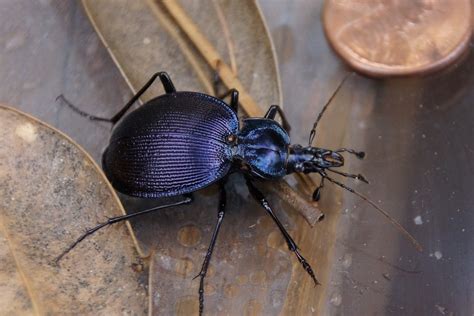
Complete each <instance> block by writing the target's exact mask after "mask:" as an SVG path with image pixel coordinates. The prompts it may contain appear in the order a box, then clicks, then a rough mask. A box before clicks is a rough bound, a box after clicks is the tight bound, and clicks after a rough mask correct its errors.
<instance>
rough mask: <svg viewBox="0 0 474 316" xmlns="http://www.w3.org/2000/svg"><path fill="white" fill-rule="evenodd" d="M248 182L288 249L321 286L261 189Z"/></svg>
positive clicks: (250, 190) (252, 193)
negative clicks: (283, 238)
mask: <svg viewBox="0 0 474 316" xmlns="http://www.w3.org/2000/svg"><path fill="white" fill-rule="evenodd" d="M246 182H247V187H248V188H249V192H250V194H251V195H252V196H253V198H254V199H255V200H256V201H257V202H258V203H260V205H261V206H262V207H263V208H264V209H265V210H266V211H267V213H268V214H269V215H270V216H271V217H272V219H273V220H274V221H275V223H276V224H277V226H278V228H279V229H280V231H281V233H282V234H283V237H285V240H286V243H287V244H288V248H289V249H290V251H292V252H294V253H295V255H296V258H298V261H299V262H300V263H301V265H302V266H303V268H304V269H305V270H306V272H308V274H309V275H310V277H311V279H313V281H314V284H315V285H318V284H320V283H319V282H318V280H317V279H316V276H315V275H314V272H313V269H312V268H311V266H310V264H309V263H308V262H307V261H306V259H305V258H304V257H303V256H302V255H301V253H300V252H299V249H298V246H297V245H296V243H295V241H294V240H293V238H291V236H290V234H289V233H288V232H287V231H286V229H285V227H284V226H283V224H282V223H281V222H280V220H279V219H278V217H277V216H276V214H275V213H274V212H273V210H272V208H271V207H270V204H268V201H267V199H266V198H265V197H264V196H263V194H262V192H260V190H259V189H257V188H256V187H255V186H254V184H253V183H252V180H251V179H250V178H248V177H246Z"/></svg>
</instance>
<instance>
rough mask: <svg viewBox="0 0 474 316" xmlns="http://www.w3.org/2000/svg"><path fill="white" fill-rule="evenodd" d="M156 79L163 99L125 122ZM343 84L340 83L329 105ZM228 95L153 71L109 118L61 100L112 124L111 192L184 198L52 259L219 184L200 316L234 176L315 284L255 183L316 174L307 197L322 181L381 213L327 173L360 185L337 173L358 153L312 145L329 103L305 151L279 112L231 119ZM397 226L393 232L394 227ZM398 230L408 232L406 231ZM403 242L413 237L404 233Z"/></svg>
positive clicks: (108, 153)
mask: <svg viewBox="0 0 474 316" xmlns="http://www.w3.org/2000/svg"><path fill="white" fill-rule="evenodd" d="M157 78H159V79H160V80H161V82H162V84H163V87H164V90H165V92H166V93H165V94H164V95H162V96H158V97H156V98H154V99H152V100H150V101H148V102H146V103H145V104H144V105H142V106H141V107H139V108H138V109H136V110H134V111H132V112H131V113H130V114H128V115H127V116H125V117H124V115H125V114H126V112H127V111H128V110H129V108H130V107H131V106H132V105H133V103H134V102H135V101H137V100H138V99H139V97H140V96H141V95H142V94H143V93H144V92H145V91H146V90H147V89H148V88H149V87H150V86H151V84H152V83H153V82H154V81H155V80H156V79H157ZM341 85H342V82H341V84H340V85H339V87H338V88H337V89H336V91H335V92H334V94H333V96H332V97H331V99H332V98H333V97H334V95H335V94H336V93H337V91H338V90H339V88H340V87H341ZM229 95H230V99H231V101H230V104H227V103H226V102H224V101H223V100H222V98H216V97H213V96H210V95H206V94H203V93H197V92H179V91H176V89H175V87H174V84H173V82H172V81H171V79H170V78H169V76H168V74H166V73H165V72H159V73H156V74H155V75H153V76H152V77H151V79H150V80H149V81H148V82H147V83H146V84H145V85H144V86H143V88H142V89H140V91H138V93H137V94H136V95H135V96H134V97H133V98H132V99H131V100H130V101H129V102H128V103H127V104H126V105H125V106H124V107H123V109H121V110H120V111H119V113H117V114H116V115H115V116H113V117H112V118H110V119H108V118H101V117H96V116H93V115H90V114H88V113H85V112H83V111H81V110H80V109H78V108H76V107H75V106H74V105H72V104H71V103H69V102H68V101H67V100H66V99H64V97H62V96H61V98H62V99H63V101H64V102H65V103H66V104H68V106H69V107H71V108H72V109H73V110H74V111H75V112H77V113H79V114H81V115H83V116H86V117H88V118H89V119H91V120H99V121H107V122H111V123H113V124H114V125H115V124H116V123H118V124H117V125H116V126H115V128H114V131H113V133H112V136H111V139H110V142H109V146H108V147H107V149H106V150H105V152H104V154H103V157H102V165H103V169H104V171H105V174H106V175H107V178H108V179H109V181H110V182H111V183H112V185H113V186H114V188H115V189H116V190H118V191H120V192H122V193H124V194H127V195H131V196H137V197H142V198H160V197H165V196H177V195H183V200H182V201H180V202H177V203H173V204H168V205H162V206H159V207H155V208H152V209H148V210H144V211H141V212H138V213H133V214H129V215H124V216H119V217H115V218H111V219H109V220H108V221H107V222H105V223H102V224H100V225H98V226H96V227H94V228H93V229H90V230H88V231H87V232H86V233H84V234H83V235H82V236H81V237H80V238H78V239H77V240H76V241H75V242H74V243H73V244H71V245H70V246H69V247H68V248H67V249H66V250H65V251H64V252H63V253H62V254H61V255H60V256H59V257H58V259H57V261H59V260H60V259H61V258H62V257H63V256H64V255H65V254H67V253H68V252H69V251H70V250H71V249H72V248H74V247H75V246H76V245H77V244H78V243H79V242H81V241H82V240H83V239H84V238H86V237H87V236H89V235H91V234H92V233H94V232H95V231H97V230H98V229H100V228H102V227H105V226H107V225H110V224H113V223H117V222H120V221H124V220H128V219H130V218H132V217H135V216H139V215H142V214H145V213H149V212H152V211H155V210H158V209H163V208H166V207H171V206H176V205H181V204H189V203H191V202H192V193H193V192H194V191H197V190H199V189H202V188H204V187H207V186H209V185H211V184H213V183H218V186H219V192H220V196H219V204H218V210H217V215H218V216H217V223H216V226H215V228H214V232H213V234H212V237H211V243H210V246H209V249H208V251H207V253H206V256H205V258H204V262H203V264H202V268H201V271H200V273H199V274H198V276H199V277H200V287H199V311H200V313H201V314H202V312H203V308H204V279H205V276H206V273H207V268H208V266H209V262H210V259H211V256H212V251H213V249H214V245H215V243H216V240H217V235H218V232H219V229H220V226H221V224H222V221H223V218H224V215H225V205H226V190H225V182H226V180H227V175H228V174H229V173H232V172H239V173H241V174H243V176H244V177H245V179H246V184H247V187H248V189H249V192H250V193H251V195H252V197H253V198H255V199H256V200H257V202H258V203H259V204H260V205H261V206H262V207H263V208H264V209H265V210H266V212H267V213H268V214H269V215H270V216H271V217H272V219H273V220H274V222H275V224H276V225H277V227H278V228H279V230H280V231H281V233H282V234H283V236H284V238H285V240H286V242H287V244H288V247H289V249H290V251H292V252H294V253H295V255H296V257H297V259H298V261H299V262H300V263H301V265H302V266H303V268H304V269H305V270H306V272H307V273H308V274H309V275H310V276H311V278H312V279H313V281H314V283H315V284H318V281H317V279H316V277H315V274H314V272H313V269H312V268H311V266H310V264H309V263H308V262H307V261H306V260H305V258H304V257H303V256H302V255H301V253H300V251H299V248H298V247H297V245H296V243H295V242H294V241H293V239H292V238H291V236H290V235H289V233H288V232H287V231H286V229H285V228H284V226H283V225H282V224H281V222H280V221H279V219H278V217H277V216H276V214H275V213H274V211H273V209H272V208H271V206H270V205H269V203H268V201H267V200H266V198H265V197H264V195H263V194H262V192H261V191H260V190H259V189H258V188H257V187H256V186H255V183H254V182H255V180H256V179H263V180H271V179H278V178H282V177H284V176H285V175H287V174H290V173H293V172H302V173H309V172H315V173H318V174H319V175H320V176H321V184H320V186H319V187H318V188H316V190H315V191H314V194H313V199H315V200H318V199H319V197H320V191H321V188H322V187H323V186H324V180H325V179H327V180H328V181H330V182H333V183H335V184H336V185H339V186H341V187H343V188H345V189H347V190H349V191H351V192H353V193H355V194H357V195H358V196H360V197H361V198H363V199H364V200H366V201H368V202H369V203H371V204H372V205H373V206H374V207H375V208H377V209H378V210H379V211H381V212H384V211H383V210H381V209H380V208H379V207H378V206H377V205H375V204H374V203H373V202H372V201H370V200H368V199H367V198H365V197H364V196H362V195H360V194H359V193H358V192H356V191H354V190H353V189H351V188H349V187H347V186H346V185H344V184H342V183H340V182H338V181H336V180H334V179H333V178H331V177H329V176H328V174H327V172H333V173H337V174H339V175H342V176H345V177H350V178H355V179H359V180H362V181H365V182H366V180H365V178H364V177H363V176H362V175H360V174H359V175H354V174H348V173H344V172H341V171H338V170H336V169H335V168H338V167H341V166H343V165H344V158H343V157H342V155H341V153H343V152H347V153H350V154H354V155H356V156H357V157H358V158H363V157H364V153H363V152H357V151H354V150H352V149H346V148H341V149H338V150H328V149H323V148H318V147H312V146H311V142H312V140H313V138H314V136H315V130H316V126H317V123H318V121H319V120H320V118H321V116H322V114H323V112H324V110H325V109H326V108H327V106H328V105H329V103H330V101H331V99H330V100H329V101H328V103H327V104H326V105H325V107H324V108H323V111H322V112H321V113H320V115H319V116H318V118H317V120H316V122H315V124H314V126H313V129H312V131H311V134H310V144H309V146H306V147H303V146H301V145H292V144H291V143H290V137H289V129H290V127H289V125H288V123H287V121H286V119H285V116H284V113H283V112H282V110H281V108H280V107H279V106H276V105H273V106H271V107H270V108H269V110H268V111H267V113H266V114H265V116H264V117H263V118H246V119H243V120H242V121H241V122H240V121H239V118H238V117H237V106H238V91H236V90H234V89H232V90H230V91H229V92H228V93H227V94H226V95H225V96H223V98H224V97H227V96H229ZM277 114H279V115H280V117H281V121H282V124H281V125H280V124H279V123H278V122H277V121H276V120H275V118H276V115H277ZM122 117H124V118H123V119H122ZM119 121H120V122H119ZM385 214H386V213H385ZM395 224H396V225H398V226H399V224H398V223H396V222H395ZM400 227H401V226H400ZM400 227H399V228H400ZM402 230H403V228H402ZM403 232H404V233H405V234H408V232H406V231H405V230H403ZM408 236H409V237H410V238H411V236H410V235H409V234H408Z"/></svg>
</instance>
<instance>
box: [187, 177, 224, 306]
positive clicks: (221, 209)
mask: <svg viewBox="0 0 474 316" xmlns="http://www.w3.org/2000/svg"><path fill="white" fill-rule="evenodd" d="M219 191H220V193H219V206H218V208H217V223H216V226H215V228H214V232H213V233H212V238H211V243H210V245H209V248H208V249H207V252H206V257H205V258H204V261H203V263H202V266H201V271H200V272H199V274H198V275H196V276H195V277H194V278H197V277H199V278H200V280H199V315H202V313H203V311H204V279H205V277H206V274H207V269H208V268H209V262H210V261H211V256H212V251H213V250H214V246H215V244H216V240H217V235H218V234H219V229H220V228H221V225H222V220H223V219H224V215H225V206H226V191H225V180H222V181H221V182H220V183H219Z"/></svg>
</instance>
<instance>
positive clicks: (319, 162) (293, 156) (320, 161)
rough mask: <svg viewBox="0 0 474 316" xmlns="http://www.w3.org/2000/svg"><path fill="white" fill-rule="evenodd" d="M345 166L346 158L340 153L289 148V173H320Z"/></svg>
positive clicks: (311, 148)
mask: <svg viewBox="0 0 474 316" xmlns="http://www.w3.org/2000/svg"><path fill="white" fill-rule="evenodd" d="M343 165H344V157H342V156H341V155H340V154H339V153H337V152H335V151H332V150H329V149H324V148H318V147H311V146H308V147H303V146H301V145H292V146H290V147H289V157H288V164H287V172H288V173H292V172H303V173H310V172H320V171H323V170H324V169H327V168H336V167H341V166H343Z"/></svg>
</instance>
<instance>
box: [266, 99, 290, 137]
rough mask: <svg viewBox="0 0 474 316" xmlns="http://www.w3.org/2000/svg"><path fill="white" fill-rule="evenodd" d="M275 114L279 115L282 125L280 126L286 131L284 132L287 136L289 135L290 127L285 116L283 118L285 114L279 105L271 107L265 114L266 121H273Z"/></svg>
mask: <svg viewBox="0 0 474 316" xmlns="http://www.w3.org/2000/svg"><path fill="white" fill-rule="evenodd" d="M277 113H278V114H279V115H280V117H281V123H282V126H283V128H284V129H285V130H286V132H287V133H288V134H289V133H290V130H291V126H290V123H288V120H287V119H286V116H285V113H284V112H283V110H282V109H281V107H280V106H279V105H272V106H271V107H270V108H269V109H268V111H267V113H266V114H265V116H264V117H265V118H268V119H271V120H274V119H275V117H276V115H277Z"/></svg>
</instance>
